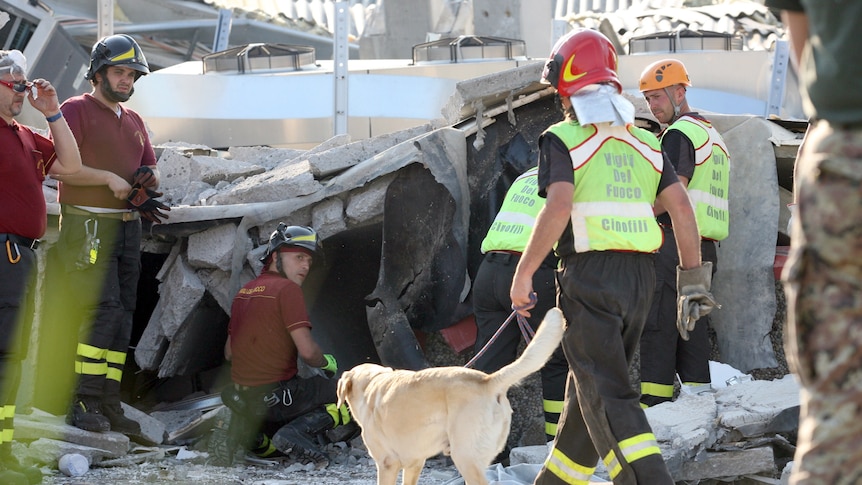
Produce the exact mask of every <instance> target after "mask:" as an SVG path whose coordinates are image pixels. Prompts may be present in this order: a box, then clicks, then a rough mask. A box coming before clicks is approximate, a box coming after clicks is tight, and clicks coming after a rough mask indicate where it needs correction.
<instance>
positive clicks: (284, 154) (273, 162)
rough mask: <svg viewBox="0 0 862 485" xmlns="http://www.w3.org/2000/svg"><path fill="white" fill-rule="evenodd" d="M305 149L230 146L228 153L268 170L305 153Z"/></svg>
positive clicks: (234, 157)
mask: <svg viewBox="0 0 862 485" xmlns="http://www.w3.org/2000/svg"><path fill="white" fill-rule="evenodd" d="M305 152H306V151H305V150H296V149H293V148H271V147H265V146H244V147H230V148H228V153H230V155H231V157H233V159H234V160H242V161H244V162H246V163H251V164H254V165H260V166H262V167H264V168H266V169H267V170H272V169H273V168H275V167H277V166H279V165H281V164H282V163H285V162H289V161H291V160H294V159H296V158H297V157H300V156H302V155H303V154H305Z"/></svg>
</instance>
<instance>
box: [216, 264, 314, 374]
mask: <svg viewBox="0 0 862 485" xmlns="http://www.w3.org/2000/svg"><path fill="white" fill-rule="evenodd" d="M303 327H307V328H311V322H309V320H308V313H307V311H306V309H305V297H304V296H303V294H302V288H301V287H300V286H299V285H297V284H296V283H294V282H293V281H290V280H289V279H287V278H283V277H281V276H280V275H279V274H278V273H275V272H265V273H263V274H261V275H260V276H258V277H257V278H255V279H253V280H251V281H250V282H248V284H246V285H245V286H244V287H243V288H242V289H241V290H239V293H237V295H236V296H235V297H234V299H233V304H232V306H231V316H230V326H229V327H228V333H229V334H230V342H231V347H230V348H231V355H232V357H231V361H232V365H231V379H232V380H233V382H235V383H237V384H240V385H243V386H260V385H264V384H271V383H274V382H279V381H284V380H288V379H291V378H293V377H294V376H295V375H296V373H297V364H296V359H297V351H296V344H295V343H294V342H293V339H292V338H291V337H290V332H291V331H292V330H295V329H297V328H303Z"/></svg>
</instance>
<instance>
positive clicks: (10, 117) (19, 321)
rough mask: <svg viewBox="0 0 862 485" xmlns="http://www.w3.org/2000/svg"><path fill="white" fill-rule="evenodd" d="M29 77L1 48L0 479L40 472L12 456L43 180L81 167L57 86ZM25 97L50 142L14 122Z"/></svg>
mask: <svg viewBox="0 0 862 485" xmlns="http://www.w3.org/2000/svg"><path fill="white" fill-rule="evenodd" d="M26 74H27V59H26V58H25V57H24V54H22V53H21V52H20V51H17V50H9V51H7V50H0V84H2V85H3V86H2V87H0V120H2V121H0V146H2V147H3V150H0V207H2V208H3V210H2V211H0V244H2V245H3V254H4V256H3V257H0V483H27V481H29V482H30V483H39V482H41V481H42V472H40V471H39V470H38V469H35V468H23V469H22V467H21V466H20V465H19V463H18V461H17V460H16V459H15V457H14V456H13V455H12V439H13V438H14V431H15V430H14V420H15V399H16V397H17V394H18V385H19V384H20V379H21V360H22V359H23V358H24V357H25V356H26V355H27V350H28V343H29V341H30V331H29V330H30V326H31V324H32V318H33V315H34V313H35V312H34V308H33V305H34V293H33V290H34V289H35V283H36V273H37V269H36V248H37V247H38V246H39V238H40V237H42V235H43V234H44V233H45V229H46V225H47V209H46V206H45V196H44V195H43V194H42V181H43V180H45V176H46V175H48V174H51V175H58V174H63V173H66V174H68V173H74V172H77V171H78V170H80V169H81V156H80V154H79V153H78V146H77V145H76V144H75V138H74V137H73V136H72V132H71V131H70V130H69V126H68V125H67V124H66V120H65V119H64V118H63V113H62V112H61V111H60V101H59V100H58V99H57V91H56V90H55V89H54V86H52V85H51V83H50V82H48V81H46V80H44V79H35V80H34V81H32V82H28V81H27V77H26ZM25 98H26V99H27V101H28V102H29V103H30V105H31V106H33V107H34V108H35V109H37V110H38V111H39V112H40V113H42V114H43V115H45V119H46V120H47V122H48V129H49V130H50V131H51V136H52V137H53V142H52V141H51V140H50V139H48V138H46V137H44V136H42V135H40V134H39V133H37V132H36V131H35V130H34V129H33V128H30V127H28V126H24V125H20V124H18V123H17V122H16V121H15V117H16V116H18V115H19V114H21V111H22V109H23V106H24V99H25ZM22 472H23V475H22Z"/></svg>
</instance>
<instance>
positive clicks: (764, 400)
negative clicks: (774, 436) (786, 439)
mask: <svg viewBox="0 0 862 485" xmlns="http://www.w3.org/2000/svg"><path fill="white" fill-rule="evenodd" d="M716 403H717V404H718V423H719V424H720V425H721V426H722V427H724V428H727V429H731V430H736V431H737V432H739V433H741V434H742V436H745V437H753V436H760V435H763V434H764V433H766V432H767V431H769V426H770V424H771V423H773V421H774V419H775V418H776V417H777V416H778V415H779V414H780V413H782V412H783V411H785V410H786V409H790V408H794V407H798V406H799V383H798V382H797V381H796V379H795V378H794V377H793V376H792V375H787V376H785V377H784V378H782V379H777V380H774V381H749V382H742V383H740V384H737V385H735V386H729V387H726V388H723V389H720V390H719V391H718V392H717V393H716Z"/></svg>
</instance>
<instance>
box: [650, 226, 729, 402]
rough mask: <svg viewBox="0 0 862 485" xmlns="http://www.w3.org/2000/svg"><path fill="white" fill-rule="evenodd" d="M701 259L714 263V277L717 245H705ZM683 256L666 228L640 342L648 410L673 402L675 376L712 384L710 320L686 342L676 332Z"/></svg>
mask: <svg viewBox="0 0 862 485" xmlns="http://www.w3.org/2000/svg"><path fill="white" fill-rule="evenodd" d="M700 246H701V249H700V251H701V258H702V259H703V261H712V263H713V266H712V270H713V274H715V270H716V268H717V262H718V255H717V252H716V247H715V242H713V241H708V240H704V241H702V242H701V245H700ZM678 265H679V254H678V253H677V249H676V239H675V238H674V234H673V230H672V229H669V228H666V229H665V231H664V243H663V244H662V246H661V249H660V250H659V252H658V254H656V262H655V268H656V287H655V293H654V295H653V300H652V306H651V307H650V311H649V314H648V316H647V321H646V325H645V326H644V331H643V335H642V336H641V341H640V365H641V403H643V404H645V405H647V406H654V405H656V404H659V403H662V402H666V401H670V400H671V399H672V398H673V383H674V376H675V375H676V374H677V373H678V374H679V378H680V381H681V383H685V384H689V385H697V384H709V383H710V381H711V376H710V373H709V353H710V345H709V316H704V317H702V318H701V319H700V320H698V322H697V324H696V325H695V327H694V330H693V331H691V332H689V339H688V340H687V341H686V340H683V339H682V337H680V335H679V331H678V330H677V328H676V313H677V304H676V300H677V293H676V267H677V266H678Z"/></svg>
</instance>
